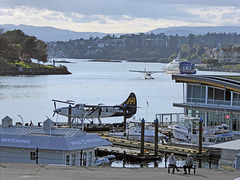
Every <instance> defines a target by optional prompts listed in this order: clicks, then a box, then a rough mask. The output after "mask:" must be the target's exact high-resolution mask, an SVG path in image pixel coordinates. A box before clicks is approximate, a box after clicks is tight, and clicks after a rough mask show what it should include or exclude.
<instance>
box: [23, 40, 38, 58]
mask: <svg viewBox="0 0 240 180" xmlns="http://www.w3.org/2000/svg"><path fill="white" fill-rule="evenodd" d="M36 41H37V38H35V37H33V36H29V37H27V38H26V39H25V40H24V41H23V43H22V54H25V56H26V55H28V56H29V57H30V58H31V57H33V58H35V57H36V54H37V42H36ZM27 61H29V59H27Z"/></svg>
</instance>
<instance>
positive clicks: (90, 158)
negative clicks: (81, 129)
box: [88, 152, 93, 165]
mask: <svg viewBox="0 0 240 180" xmlns="http://www.w3.org/2000/svg"><path fill="white" fill-rule="evenodd" d="M88 164H89V165H92V164H93V162H92V152H89V153H88Z"/></svg>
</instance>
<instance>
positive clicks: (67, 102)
mask: <svg viewBox="0 0 240 180" xmlns="http://www.w3.org/2000/svg"><path fill="white" fill-rule="evenodd" d="M52 101H54V102H60V103H66V104H72V105H74V104H75V101H73V100H67V101H62V100H57V99H52Z"/></svg>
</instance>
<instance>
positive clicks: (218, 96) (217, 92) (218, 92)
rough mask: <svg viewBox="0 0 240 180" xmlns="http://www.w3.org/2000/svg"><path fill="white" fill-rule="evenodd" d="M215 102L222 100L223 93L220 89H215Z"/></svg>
mask: <svg viewBox="0 0 240 180" xmlns="http://www.w3.org/2000/svg"><path fill="white" fill-rule="evenodd" d="M214 99H215V100H224V91H223V90H221V89H215V97H214Z"/></svg>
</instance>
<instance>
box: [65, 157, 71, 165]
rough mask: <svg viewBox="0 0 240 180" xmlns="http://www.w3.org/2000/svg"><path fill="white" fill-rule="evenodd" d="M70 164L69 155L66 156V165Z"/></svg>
mask: <svg viewBox="0 0 240 180" xmlns="http://www.w3.org/2000/svg"><path fill="white" fill-rule="evenodd" d="M69 164H70V155H66V165H68V166H69Z"/></svg>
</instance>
